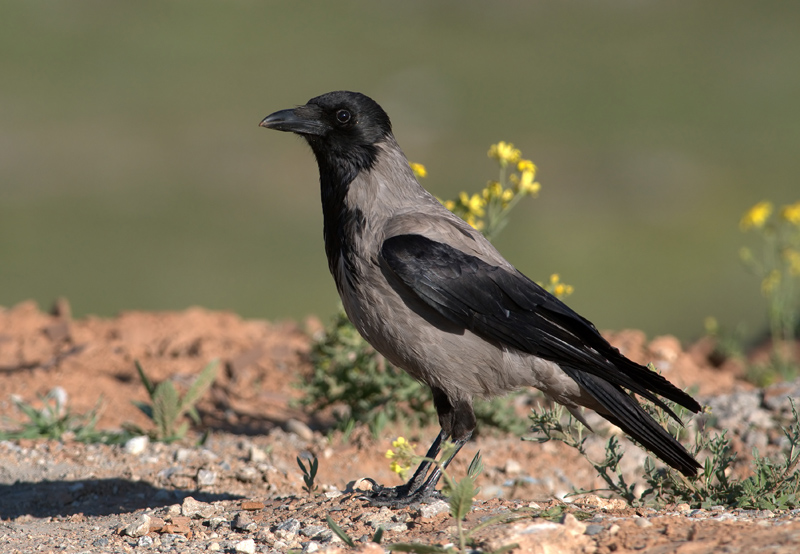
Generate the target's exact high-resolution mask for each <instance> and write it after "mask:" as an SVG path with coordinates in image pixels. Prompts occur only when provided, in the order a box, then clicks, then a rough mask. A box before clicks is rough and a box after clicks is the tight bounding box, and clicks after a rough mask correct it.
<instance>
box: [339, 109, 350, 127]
mask: <svg viewBox="0 0 800 554" xmlns="http://www.w3.org/2000/svg"><path fill="white" fill-rule="evenodd" d="M350 117H351V116H350V112H349V111H347V110H339V111H338V112H336V121H338V122H339V123H343V124H344V123H347V122H348V121H350Z"/></svg>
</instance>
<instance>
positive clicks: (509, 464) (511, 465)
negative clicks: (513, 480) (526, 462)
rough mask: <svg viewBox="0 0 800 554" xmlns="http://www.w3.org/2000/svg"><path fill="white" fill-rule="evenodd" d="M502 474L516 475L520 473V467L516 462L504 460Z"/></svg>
mask: <svg viewBox="0 0 800 554" xmlns="http://www.w3.org/2000/svg"><path fill="white" fill-rule="evenodd" d="M503 472H504V473H505V474H506V475H518V474H519V473H520V472H522V465H521V464H520V463H519V462H518V461H516V460H514V459H511V458H509V459H508V460H506V465H505V466H503Z"/></svg>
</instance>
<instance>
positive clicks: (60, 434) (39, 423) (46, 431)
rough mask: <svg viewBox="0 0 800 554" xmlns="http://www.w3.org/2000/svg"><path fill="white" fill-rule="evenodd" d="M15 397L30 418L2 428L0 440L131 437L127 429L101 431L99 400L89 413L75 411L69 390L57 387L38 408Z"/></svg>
mask: <svg viewBox="0 0 800 554" xmlns="http://www.w3.org/2000/svg"><path fill="white" fill-rule="evenodd" d="M12 401H13V402H14V404H15V405H16V407H17V409H19V410H20V411H21V412H22V413H23V414H25V416H26V417H27V418H28V421H27V422H26V423H21V427H20V428H18V429H17V430H14V431H0V440H17V439H53V440H64V439H70V440H75V441H79V442H91V443H95V442H100V443H105V444H118V443H121V442H125V441H126V440H127V439H129V438H130V437H131V435H130V434H128V433H124V432H122V433H117V432H109V431H98V430H97V429H95V425H96V424H97V420H98V418H99V411H100V402H99V401H98V403H97V405H96V406H95V407H94V408H93V409H92V410H91V411H90V412H88V413H86V414H75V413H73V412H72V411H71V410H70V408H69V406H68V401H67V393H66V392H65V391H64V389H62V388H61V387H56V388H54V389H52V390H51V391H50V392H48V393H47V394H46V395H45V396H39V401H40V402H41V404H42V407H41V408H39V409H37V408H34V407H33V405H31V404H29V403H27V402H24V401H23V400H22V399H21V398H18V397H12Z"/></svg>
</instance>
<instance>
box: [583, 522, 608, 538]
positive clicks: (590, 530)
mask: <svg viewBox="0 0 800 554" xmlns="http://www.w3.org/2000/svg"><path fill="white" fill-rule="evenodd" d="M603 529H604V527H603V526H602V525H597V524H592V525H587V526H586V531H585V532H584V534H585V535H589V536H590V537H591V536H593V535H597V534H599V533H601V532H602V531H603Z"/></svg>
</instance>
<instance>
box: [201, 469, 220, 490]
mask: <svg viewBox="0 0 800 554" xmlns="http://www.w3.org/2000/svg"><path fill="white" fill-rule="evenodd" d="M216 482H217V472H216V471H211V470H210V469H202V468H201V469H198V470H197V486H198V487H210V486H211V485H213V484H215V483H216Z"/></svg>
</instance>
